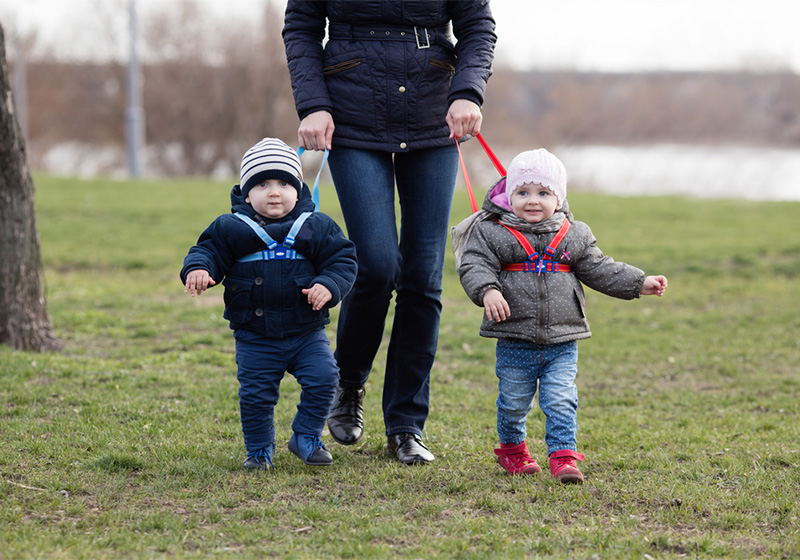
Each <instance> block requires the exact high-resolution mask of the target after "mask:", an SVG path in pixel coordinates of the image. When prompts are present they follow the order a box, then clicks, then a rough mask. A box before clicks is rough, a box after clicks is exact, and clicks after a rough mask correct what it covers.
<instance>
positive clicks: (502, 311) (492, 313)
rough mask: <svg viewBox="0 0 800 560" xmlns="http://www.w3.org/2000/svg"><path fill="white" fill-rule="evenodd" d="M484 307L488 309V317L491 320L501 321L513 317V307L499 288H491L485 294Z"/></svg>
mask: <svg viewBox="0 0 800 560" xmlns="http://www.w3.org/2000/svg"><path fill="white" fill-rule="evenodd" d="M483 307H484V308H485V309H486V318H487V319H489V320H490V321H497V322H500V321H505V320H506V319H508V318H509V317H511V308H509V307H508V302H507V301H506V298H504V297H503V294H501V293H500V290H498V289H497V288H489V289H488V290H486V293H484V294H483Z"/></svg>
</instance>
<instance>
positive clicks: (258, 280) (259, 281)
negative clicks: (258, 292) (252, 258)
mask: <svg viewBox="0 0 800 560" xmlns="http://www.w3.org/2000/svg"><path fill="white" fill-rule="evenodd" d="M253 282H255V283H256V286H260V285H261V284H262V283H263V282H264V279H263V278H261V277H260V276H259V277H258V278H256V279H255V280H253Z"/></svg>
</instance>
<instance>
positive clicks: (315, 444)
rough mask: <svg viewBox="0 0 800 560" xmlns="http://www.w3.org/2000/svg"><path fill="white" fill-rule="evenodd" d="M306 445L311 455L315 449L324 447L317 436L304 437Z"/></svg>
mask: <svg viewBox="0 0 800 560" xmlns="http://www.w3.org/2000/svg"><path fill="white" fill-rule="evenodd" d="M306 443H308V446H309V447H310V448H311V453H313V452H314V451H316V450H317V449H325V445H324V444H323V443H322V440H321V439H320V438H319V436H306Z"/></svg>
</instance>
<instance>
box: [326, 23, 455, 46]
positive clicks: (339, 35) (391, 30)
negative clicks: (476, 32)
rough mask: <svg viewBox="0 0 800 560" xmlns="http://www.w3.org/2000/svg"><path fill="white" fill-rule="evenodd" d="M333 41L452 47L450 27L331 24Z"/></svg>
mask: <svg viewBox="0 0 800 560" xmlns="http://www.w3.org/2000/svg"><path fill="white" fill-rule="evenodd" d="M328 35H329V38H330V39H331V40H340V41H341V40H345V41H408V42H411V43H416V44H417V48H418V49H427V48H429V47H430V46H431V44H432V43H437V44H440V45H446V46H448V47H452V46H453V43H452V42H451V41H450V27H449V26H445V27H419V26H402V25H384V24H375V25H369V24H360V25H351V24H348V23H331V24H330V27H329V29H328Z"/></svg>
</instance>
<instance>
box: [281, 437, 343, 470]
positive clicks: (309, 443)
mask: <svg viewBox="0 0 800 560" xmlns="http://www.w3.org/2000/svg"><path fill="white" fill-rule="evenodd" d="M289 451H291V452H292V453H294V454H295V455H297V456H298V457H300V459H302V461H303V462H304V463H305V464H306V465H312V466H314V467H325V466H328V465H332V464H333V457H331V454H330V453H329V452H328V450H327V449H325V445H324V444H323V443H322V440H321V439H319V436H312V435H308V434H292V437H291V438H289Z"/></svg>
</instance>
